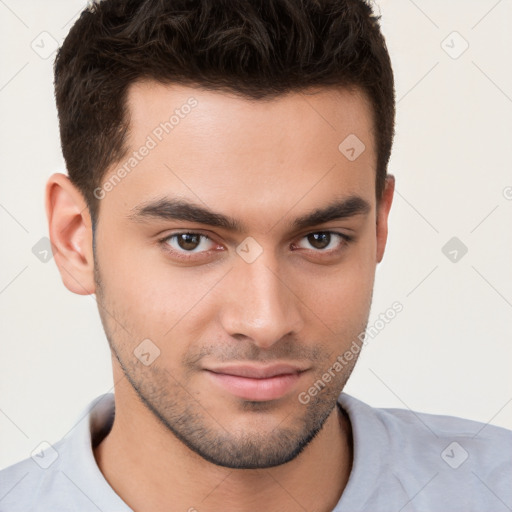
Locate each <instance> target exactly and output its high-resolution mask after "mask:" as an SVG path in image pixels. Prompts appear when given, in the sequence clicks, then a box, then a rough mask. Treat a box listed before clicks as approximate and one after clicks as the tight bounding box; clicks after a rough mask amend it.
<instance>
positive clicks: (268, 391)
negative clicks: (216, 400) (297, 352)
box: [205, 364, 307, 401]
mask: <svg viewBox="0 0 512 512" xmlns="http://www.w3.org/2000/svg"><path fill="white" fill-rule="evenodd" d="M205 371H206V374H207V375H208V377H209V378H210V380H211V381H212V383H214V384H215V385H216V386H217V387H219V388H220V389H222V390H223V391H227V392H228V393H230V394H232V395H234V396H236V397H238V398H242V399H244V400H250V401H268V400H277V399H278V398H281V397H283V396H285V395H286V394H288V393H290V392H291V391H292V390H293V389H294V388H295V387H296V386H297V383H298V381H299V380H300V378H301V377H302V375H303V374H304V373H305V372H307V368H304V367H300V366H298V365H289V364H275V365H271V366H252V365H236V366H224V367H213V368H206V369H205Z"/></svg>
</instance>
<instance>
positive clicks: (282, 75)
mask: <svg viewBox="0 0 512 512" xmlns="http://www.w3.org/2000/svg"><path fill="white" fill-rule="evenodd" d="M378 21H379V17H377V16H375V15H374V14H373V12H372V9H371V7H370V5H369V4H368V3H366V2H365V1H363V0H103V1H100V2H96V3H93V4H91V5H90V6H88V7H87V8H86V9H85V10H84V11H83V12H82V14H81V16H80V18H79V19H78V20H77V22H76V23H75V24H74V25H73V27H72V28H71V30H70V32H69V34H68V36H67V37H66V40H65V41H64V43H63V45H62V47H61V48H60V50H59V52H58V54H57V57H56V60H55V66H54V71H55V97H56V102H57V109H58V114H59V122H60V137H61V143H62V152H63V155H64V159H65V161H66V165H67V169H68V173H69V177H70V179H71V181H72V182H73V183H74V184H75V186H76V187H77V188H78V189H79V190H80V191H81V193H82V194H83V196H84V198H85V200H86V202H87V205H88V207H89V211H90V213H91V217H92V220H93V223H94V222H95V221H96V220H97V214H98V208H99V205H98V199H97V198H96V197H95V196H94V193H93V191H94V189H95V188H96V187H98V186H100V185H101V182H102V179H103V177H104V175H105V172H106V170H107V169H108V168H109V167H110V166H111V165H113V164H114V163H116V162H119V161H120V160H121V159H122V158H123V156H124V155H125V153H126V151H127V148H126V147H125V143H126V133H127V124H128V121H127V119H128V116H127V112H126V93H127V89H128V87H129V86H130V85H131V84H133V83H134V82H136V81H138V80H142V79H152V80H156V81H158V82H160V83H163V84H169V83H179V84H182V85H194V86H200V87H204V88H205V89H211V90H218V91H227V92H235V93H238V94H241V95H242V96H245V97H248V98H252V99H263V98H269V97H273V96H277V95H279V94H283V93H286V92H290V91H300V90H301V89H306V88H308V87H315V86H320V87H321V86H335V87H337V86H339V87H356V88H359V89H361V90H362V91H364V93H366V95H367V97H368V99H369V100H370V102H371V106H372V108H373V114H374V116H373V117H374V133H375V138H376V151H377V170H376V196H377V199H380V197H381V194H382V192H383V189H384V183H385V177H386V173H387V165H388V161H389V157H390V154H391V147H392V142H393V136H394V124H395V91H394V80H393V72H392V68H391V62H390V59H389V54H388V51H387V48H386V43H385V41H384V38H383V36H382V34H381V31H380V26H379V23H378Z"/></svg>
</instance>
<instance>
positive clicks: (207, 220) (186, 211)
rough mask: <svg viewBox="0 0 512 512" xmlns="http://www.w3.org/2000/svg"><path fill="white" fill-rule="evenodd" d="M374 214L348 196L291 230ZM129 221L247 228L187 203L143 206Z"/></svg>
mask: <svg viewBox="0 0 512 512" xmlns="http://www.w3.org/2000/svg"><path fill="white" fill-rule="evenodd" d="M370 210H371V206H370V204H369V203H368V202H367V201H366V200H364V199H363V198H361V197H359V196H349V197H346V198H342V199H338V200H335V201H333V202H332V203H330V204H329V205H327V206H326V207H324V208H317V209H315V210H313V211H312V212H311V213H307V214H305V215H303V216H301V217H298V218H296V219H295V220H293V221H292V222H291V224H290V227H291V228H292V229H297V230H298V229H303V228H307V227H313V226H316V225H318V224H324V223H325V222H330V221H333V220H341V219H345V218H350V217H354V216H356V215H366V214H367V213H368V212H369V211H370ZM128 219H130V220H132V221H134V222H144V221H146V220H150V219H161V220H181V221H187V222H196V223H198V224H205V225H208V226H212V227H217V228H223V229H226V230H228V231H232V232H237V233H242V232H246V231H247V230H246V229H245V227H244V225H243V224H242V223H240V222H239V221H238V220H236V219H233V218H231V217H227V216H226V215H223V214H222V213H217V212H213V211H211V210H209V209H208V208H206V207H203V206H200V205H198V204H196V203H193V202H191V201H188V200H186V199H177V198H166V197H163V198H160V199H156V200H154V201H149V202H147V203H142V204H140V205H137V206H135V207H134V208H132V209H131V211H130V213H129V214H128Z"/></svg>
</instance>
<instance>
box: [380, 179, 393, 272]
mask: <svg viewBox="0 0 512 512" xmlns="http://www.w3.org/2000/svg"><path fill="white" fill-rule="evenodd" d="M394 192H395V177H394V176H393V175H392V174H388V175H387V176H386V184H385V187H384V192H383V194H382V198H381V200H380V202H379V206H378V208H377V263H380V262H381V261H382V258H383V257H384V249H385V248H386V241H387V239H388V216H389V210H390V209H391V204H392V203H393V194H394Z"/></svg>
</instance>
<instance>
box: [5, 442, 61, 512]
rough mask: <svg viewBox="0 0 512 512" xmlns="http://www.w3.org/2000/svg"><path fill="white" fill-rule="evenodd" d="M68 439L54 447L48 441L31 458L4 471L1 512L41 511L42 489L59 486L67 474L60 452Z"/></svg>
mask: <svg viewBox="0 0 512 512" xmlns="http://www.w3.org/2000/svg"><path fill="white" fill-rule="evenodd" d="M64 448H65V440H61V441H59V442H58V443H56V444H55V445H54V446H52V445H50V444H48V443H45V444H44V445H42V446H41V447H40V448H39V449H37V450H36V451H34V452H33V453H32V455H31V457H28V458H26V459H24V460H22V461H20V462H17V463H16V464H13V465H12V466H9V467H7V468H5V469H3V470H1V471H0V512H18V511H19V512H21V511H23V512H27V511H32V510H37V497H38V496H40V490H41V489H44V488H51V487H54V486H55V485H56V480H58V479H61V478H62V477H63V475H62V472H61V471H60V461H59V455H58V454H59V452H60V451H62V449H64Z"/></svg>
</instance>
